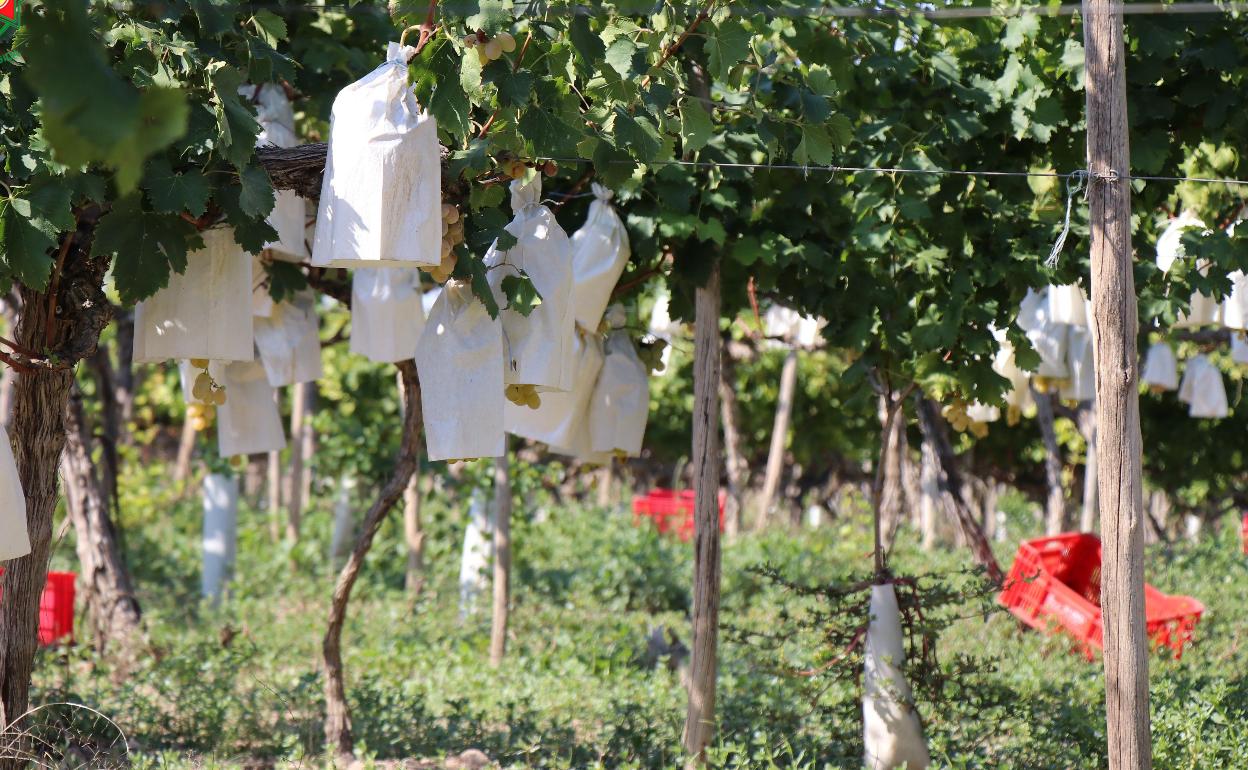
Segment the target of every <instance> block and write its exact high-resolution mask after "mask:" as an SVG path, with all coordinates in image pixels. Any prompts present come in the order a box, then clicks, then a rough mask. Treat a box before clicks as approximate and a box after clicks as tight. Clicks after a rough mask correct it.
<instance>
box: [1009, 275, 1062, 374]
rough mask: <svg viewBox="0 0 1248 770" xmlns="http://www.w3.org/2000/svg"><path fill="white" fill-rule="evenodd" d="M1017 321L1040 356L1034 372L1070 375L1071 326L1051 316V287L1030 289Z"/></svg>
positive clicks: (1019, 310) (1020, 308) (1020, 306)
mask: <svg viewBox="0 0 1248 770" xmlns="http://www.w3.org/2000/svg"><path fill="white" fill-rule="evenodd" d="M1016 323H1017V324H1018V327H1019V328H1020V329H1022V330H1023V331H1024V332H1026V334H1027V341H1028V342H1030V343H1031V346H1032V347H1033V348H1035V350H1036V353H1037V354H1038V355H1039V356H1040V366H1039V367H1037V368H1036V371H1035V372H1034V374H1036V375H1037V376H1040V377H1055V378H1065V377H1068V376H1069V375H1070V370H1069V369H1068V368H1067V365H1066V344H1067V340H1068V336H1069V335H1068V334H1067V329H1068V328H1069V327H1067V326H1066V325H1065V324H1059V323H1055V322H1054V321H1053V320H1052V318H1050V317H1049V290H1048V288H1045V289H1041V290H1040V291H1034V290H1032V289H1028V290H1027V295H1026V296H1025V297H1024V298H1023V302H1022V304H1021V305H1019V309H1018V316H1017V319H1016Z"/></svg>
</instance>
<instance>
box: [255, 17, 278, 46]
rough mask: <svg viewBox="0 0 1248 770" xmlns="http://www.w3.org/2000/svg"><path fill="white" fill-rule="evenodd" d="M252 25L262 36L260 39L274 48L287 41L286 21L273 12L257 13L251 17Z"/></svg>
mask: <svg viewBox="0 0 1248 770" xmlns="http://www.w3.org/2000/svg"><path fill="white" fill-rule="evenodd" d="M251 23H252V25H253V26H255V28H256V32H258V33H259V34H260V38H261V39H262V40H264V42H266V43H268V44H269V46H271V47H272V48H277V44H278V43H279V42H281V41H283V40H285V39H286V20H285V19H283V18H282V17H281V16H278V15H277V14H276V13H273V12H272V11H257V12H256V15H255V16H252V17H251Z"/></svg>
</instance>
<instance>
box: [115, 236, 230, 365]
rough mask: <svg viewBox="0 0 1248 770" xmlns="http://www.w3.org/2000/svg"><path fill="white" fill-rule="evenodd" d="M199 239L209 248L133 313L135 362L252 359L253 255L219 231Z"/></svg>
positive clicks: (190, 257)
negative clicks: (191, 359)
mask: <svg viewBox="0 0 1248 770" xmlns="http://www.w3.org/2000/svg"><path fill="white" fill-rule="evenodd" d="M200 235H202V236H203V239H204V248H202V249H197V250H196V251H193V252H191V253H190V254H188V255H187V257H186V270H185V271H183V272H182V273H173V274H171V275H170V276H169V283H168V285H166V286H165V288H163V289H160V290H159V291H157V292H156V293H155V294H153V295H152V296H151V297H149V298H147V299H145V300H143V301H142V302H140V303H139V304H138V305H137V306H136V307H135V309H134V358H133V360H134V362H135V363H160V362H163V361H169V360H176V359H182V358H206V359H209V360H213V361H250V360H252V358H253V357H254V351H253V349H252V334H253V329H252V307H251V303H252V282H251V281H252V276H251V265H252V257H251V255H250V254H248V253H247V252H245V251H243V249H242V247H241V246H239V245H238V244H237V243H236V242H235V241H234V230H233V229H232V228H228V227H218V228H213V229H210V230H205V231H203V232H202V233H200Z"/></svg>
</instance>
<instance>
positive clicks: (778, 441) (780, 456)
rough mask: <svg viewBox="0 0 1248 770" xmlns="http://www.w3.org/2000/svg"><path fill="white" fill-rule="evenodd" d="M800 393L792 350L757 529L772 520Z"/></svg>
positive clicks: (783, 369)
mask: <svg viewBox="0 0 1248 770" xmlns="http://www.w3.org/2000/svg"><path fill="white" fill-rule="evenodd" d="M796 389H797V351H796V350H790V351H789V353H788V355H786V356H785V357H784V365H783V366H782V367H781V369H780V393H779V396H778V397H777V399H776V419H775V421H774V422H773V423H772V426H771V447H770V448H769V449H768V450H767V470H766V472H765V473H764V474H763V490H762V492H761V493H760V494H759V496H758V518H757V519H755V526H754V528H755V529H756V530H757V529H762V528H763V527H765V526H767V522H768V521H770V520H771V514H772V510H771V509H772V508H774V507H775V504H776V493H777V492H778V491H779V489H780V476H781V474H782V473H783V472H784V451H785V446H786V444H788V439H789V420H790V418H791V417H792V415H793V393H794V391H795V390H796Z"/></svg>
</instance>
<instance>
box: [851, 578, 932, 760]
mask: <svg viewBox="0 0 1248 770" xmlns="http://www.w3.org/2000/svg"><path fill="white" fill-rule="evenodd" d="M904 665H905V646H904V639H903V638H902V631H901V611H900V609H899V608H898V606H897V594H896V592H895V591H894V589H893V585H892V584H891V583H886V584H884V585H876V586H871V620H870V623H869V624H868V626H867V642H866V645H865V649H864V651H863V673H862V689H863V696H862V731H863V736H862V737H863V745H864V749H865V755H866V756H865V757H864V764H865V765H866V766H867V767H868V768H870V770H895V768H900V767H902V766H903V765H904V766H905V767H906V768H908V769H909V770H923V768H926V767H927V766H928V765H929V764H931V757H930V756H929V754H928V751H927V741H926V740H924V738H923V725H922V724H921V723H920V722H919V714H918V711H917V710H916V709H915V705H914V695H913V693H912V692H911V690H910V684H909V682H907V681H906V678H905V675H904V674H903V673H902V667H903V666H904Z"/></svg>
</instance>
